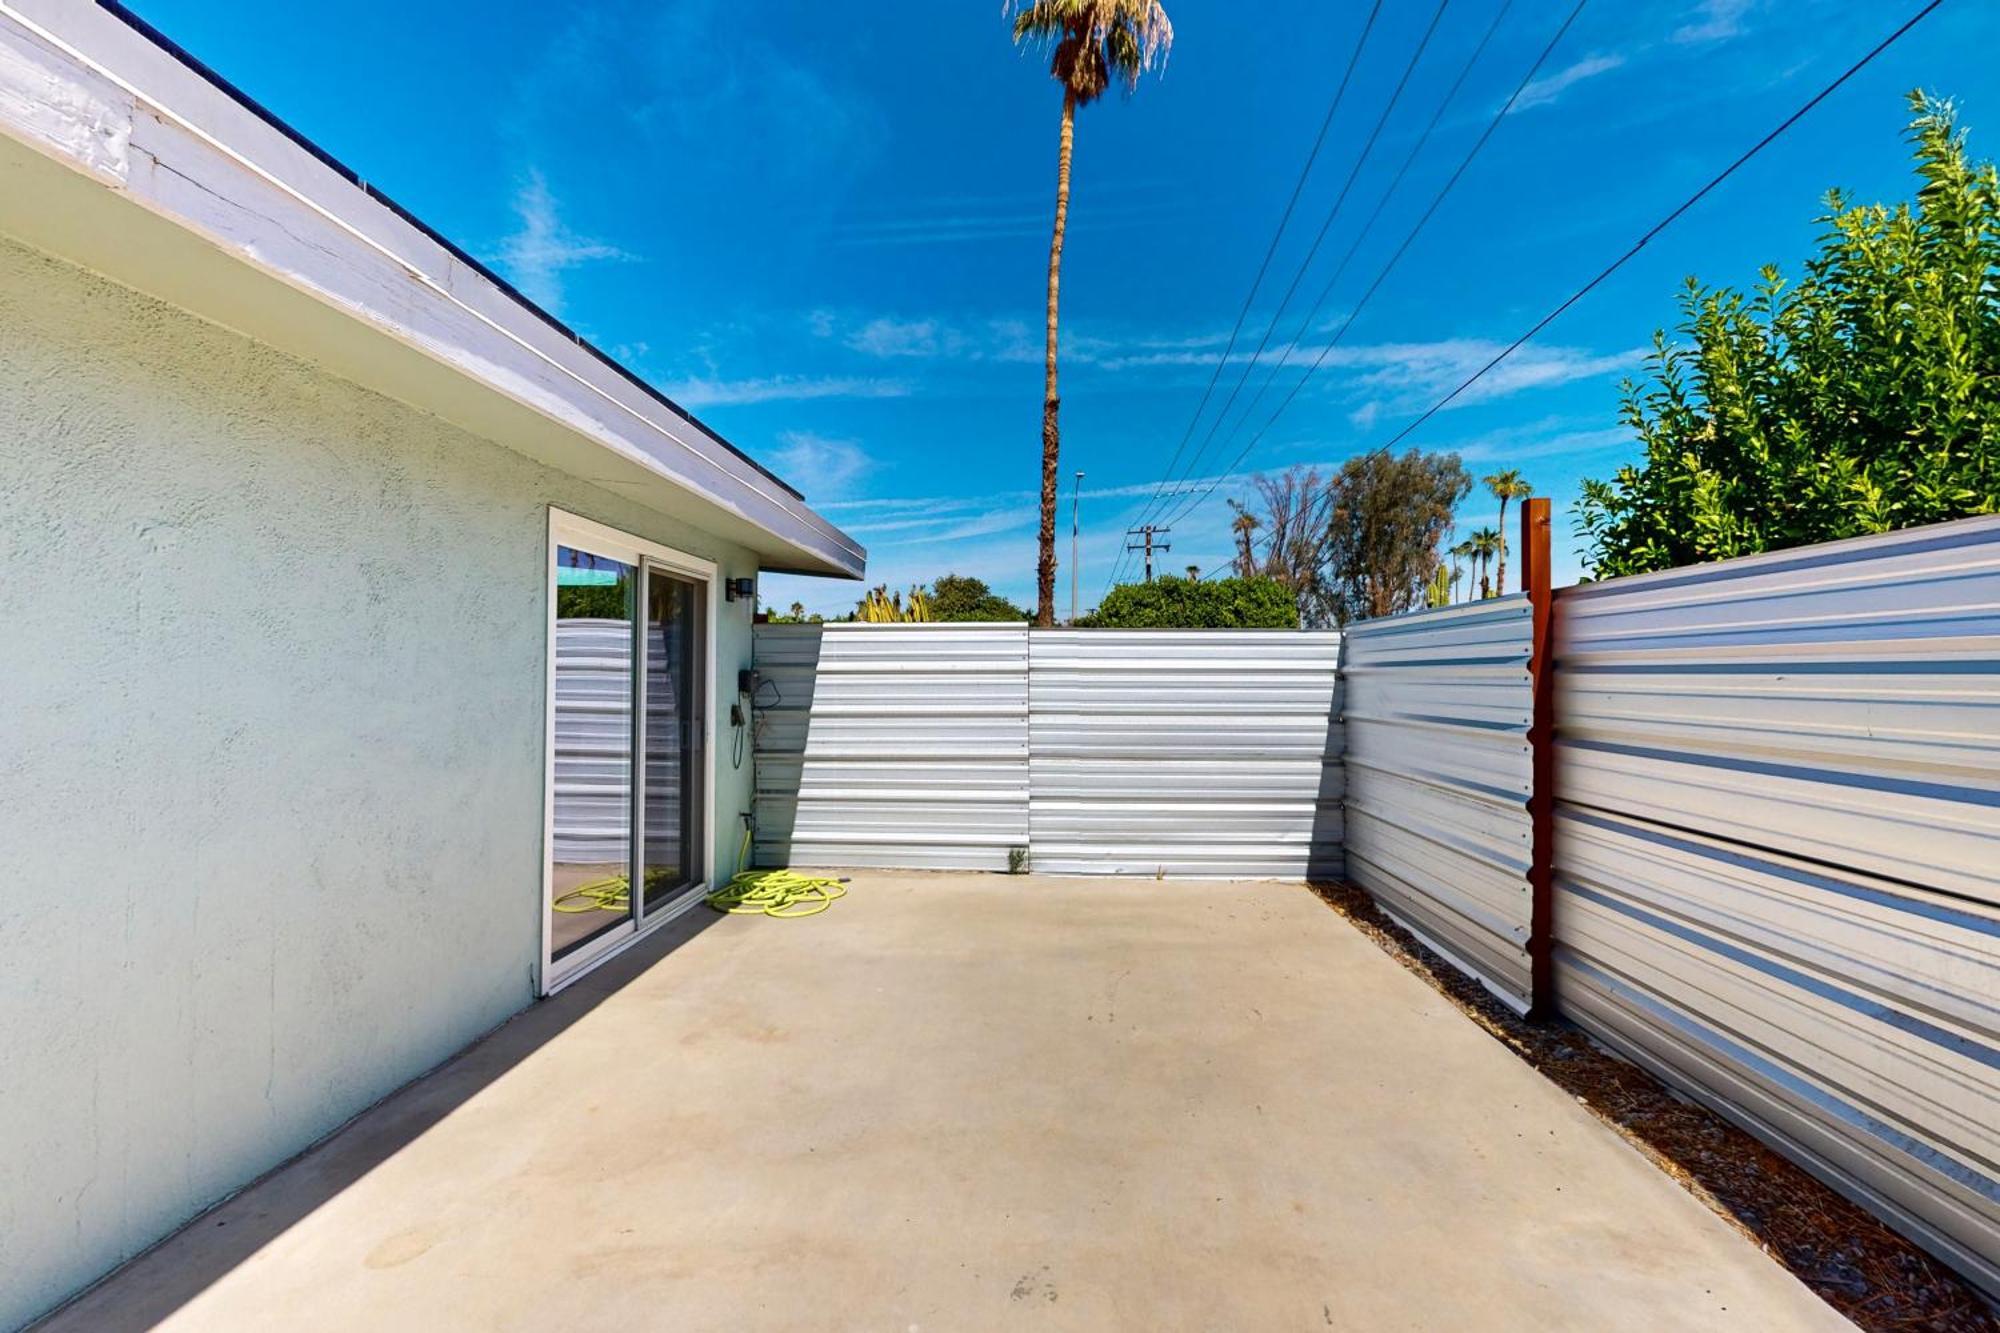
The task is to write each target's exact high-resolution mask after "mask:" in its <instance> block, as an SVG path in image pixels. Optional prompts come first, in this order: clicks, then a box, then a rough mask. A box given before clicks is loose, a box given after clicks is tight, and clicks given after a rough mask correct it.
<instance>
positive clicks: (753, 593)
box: [722, 579, 757, 602]
mask: <svg viewBox="0 0 2000 1333" xmlns="http://www.w3.org/2000/svg"><path fill="white" fill-rule="evenodd" d="M756 598H757V580H755V579H724V580H723V581H722V600H724V601H725V602H737V601H755V600H756Z"/></svg>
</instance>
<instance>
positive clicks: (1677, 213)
mask: <svg viewBox="0 0 2000 1333" xmlns="http://www.w3.org/2000/svg"><path fill="white" fill-rule="evenodd" d="M1943 3H1944V0H1929V3H1927V4H1926V5H1925V6H1924V7H1923V8H1922V9H1919V10H1918V11H1917V12H1916V13H1915V14H1913V15H1911V16H1910V17H1909V18H1908V19H1907V20H1905V21H1904V22H1903V24H1902V25H1901V26H1900V27H1898V28H1897V29H1896V30H1895V31H1893V32H1891V33H1890V34H1889V35H1888V36H1887V37H1884V38H1883V39H1882V40H1881V41H1879V42H1877V43H1876V44H1875V45H1874V47H1872V48H1871V49H1870V50H1869V51H1868V52H1867V54H1865V55H1863V56H1862V57H1861V58H1860V59H1858V60H1856V61H1855V62H1854V63H1853V64H1851V65H1849V66H1848V67H1847V68H1846V69H1845V70H1843V71H1841V73H1840V74H1839V75H1838V76H1837V77H1836V78H1835V79H1834V80H1833V81H1832V82H1831V83H1829V84H1827V85H1826V86H1825V87H1824V88H1822V89H1820V90H1819V91H1818V92H1817V93H1814V94H1813V95H1812V96H1811V97H1810V98H1808V99H1806V101H1805V102H1804V104H1802V105H1801V106H1800V107H1799V108H1798V109H1797V110H1796V111H1794V112H1792V114H1791V115H1789V116H1787V117H1785V118H1784V119H1783V120H1782V121H1780V122H1778V124H1777V126H1776V128H1774V129H1772V130H1771V131H1770V132H1769V133H1767V134H1765V135H1764V136H1763V137H1762V138H1761V139H1759V140H1757V142H1755V143H1754V144H1752V145H1751V146H1750V147H1749V148H1747V149H1745V150H1744V151H1743V152H1742V153H1741V154H1739V155H1738V156H1737V157H1736V159H1735V160H1734V161H1732V162H1730V163H1729V165H1728V166H1726V167H1724V168H1723V169H1722V170H1721V171H1719V172H1717V173H1716V174H1715V175H1714V176H1712V177H1710V178H1709V180H1708V181H1707V183H1706V184H1704V185H1703V186H1702V187H1701V188H1700V189H1698V190H1696V191H1695V192H1694V193H1693V194H1691V195H1689V196H1688V197H1687V198H1686V199H1685V200H1683V201H1682V202H1681V203H1680V204H1679V205H1677V206H1676V207H1675V208H1674V209H1673V210H1672V211H1671V212H1669V213H1668V214H1667V215H1666V216H1665V217H1663V218H1661V219H1660V220H1659V221H1658V222H1656V223H1654V224H1653V225H1652V226H1651V227H1649V228H1648V229H1647V230H1646V232H1645V234H1644V235H1642V236H1640V238H1639V239H1638V240H1637V241H1636V242H1634V243H1633V244H1632V245H1631V246H1630V247H1629V248H1628V249H1626V250H1625V252H1624V253H1623V254H1621V255H1619V256H1618V258H1616V259H1614V260H1613V261H1612V262H1611V263H1610V264H1608V265H1607V266H1605V268H1604V269H1603V270H1602V271H1600V272H1599V273H1598V274H1597V275H1596V276H1595V277H1593V278H1591V279H1590V280H1589V281H1588V282H1586V283H1584V284H1583V285H1582V286H1581V287H1579V288H1577V289H1576V290H1575V291H1574V292H1572V293H1570V294H1569V295H1568V296H1567V297H1565V298H1564V299H1563V300H1562V301H1561V302H1560V303H1558V304H1557V305H1556V307H1555V308H1554V309H1552V310H1550V311H1549V313H1548V314H1546V315H1544V316H1542V317H1541V318H1540V319H1539V320H1537V321H1535V323H1534V324H1533V325H1531V326H1530V327H1529V328H1528V330H1527V331H1526V332H1524V333H1522V334H1521V336H1520V337H1518V338H1516V339H1514V341H1513V342H1511V343H1509V344H1508V345H1507V346H1506V347H1505V348H1503V349H1502V350H1501V351H1500V352H1499V353H1498V354H1497V355H1495V356H1494V357H1493V359H1492V360H1490V361H1488V362H1487V363H1486V364H1485V365H1483V366H1481V367H1480V368H1479V369H1478V370H1476V371H1474V372H1473V373H1472V374H1471V375H1469V376H1467V377H1466V379H1465V380H1464V381H1463V382H1462V383H1460V384H1459V385H1458V387H1456V388H1454V389H1453V390H1451V392H1449V393H1447V394H1445V395H1444V396H1443V397H1442V398H1440V399H1438V400H1437V401H1436V402H1435V403H1432V404H1431V405H1430V406H1429V407H1427V408H1425V409H1424V410H1423V411H1422V412H1421V413H1419V414H1418V415H1417V416H1416V417H1415V418H1414V419H1413V420H1411V421H1410V422H1409V423H1408V424H1407V425H1405V426H1404V427H1403V428H1402V429H1401V430H1399V431H1397V432H1396V433H1395V434H1394V435H1392V436H1390V437H1389V438H1388V439H1387V440H1385V441H1383V442H1382V443H1381V444H1380V445H1377V446H1376V447H1375V448H1373V449H1371V450H1369V451H1368V452H1367V453H1366V454H1362V455H1360V457H1363V458H1366V457H1370V456H1372V455H1375V454H1384V453H1388V452H1389V451H1390V450H1391V449H1393V448H1394V447H1395V446H1396V445H1397V444H1400V443H1401V442H1402V441H1403V440H1405V439H1407V438H1408V437H1409V436H1410V435H1411V434H1412V433H1413V432H1414V431H1416V429H1417V428H1418V427H1420V426H1422V425H1423V424H1424V423H1425V422H1426V421H1429V420H1430V419H1431V418H1432V417H1434V416H1436V415H1437V414H1438V412H1439V411H1441V410H1442V409H1443V408H1444V407H1446V406H1447V405H1448V404H1450V403H1451V402H1452V401H1453V400H1454V399H1456V398H1457V397H1458V396H1459V395H1460V394H1463V393H1464V392H1465V391H1466V390H1467V389H1469V388H1471V387H1472V386H1473V385H1474V384H1476V383H1478V382H1479V381H1480V380H1481V379H1482V378H1484V377H1485V376H1486V375H1487V374H1488V373H1489V372H1490V371H1492V370H1493V368H1494V367H1496V366H1498V365H1499V364H1500V363H1501V362H1502V361H1505V360H1506V359H1507V358H1508V357H1509V356H1511V355H1513V354H1514V353H1515V352H1517V351H1519V350H1520V349H1521V348H1522V347H1523V346H1525V345H1526V344H1527V343H1528V342H1529V341H1530V340H1531V339H1533V338H1534V337H1535V335H1537V334H1539V333H1540V332H1541V331H1542V330H1543V329H1545V328H1547V327H1548V326H1549V325H1550V324H1552V323H1554V322H1555V320H1556V319H1557V318H1558V317H1560V316H1561V315H1562V314H1563V312H1565V311H1566V310H1568V309H1569V308H1570V307H1571V306H1573V305H1575V304H1576V303H1577V302H1578V301H1580V300H1582V299H1583V298H1584V297H1585V296H1588V295H1589V294H1590V293H1591V292H1592V291H1593V290H1595V289H1596V288H1597V287H1598V286H1599V285H1601V284H1602V283H1603V282H1604V280H1605V279H1607V278H1609V277H1610V276H1611V275H1612V274H1613V273H1616V272H1617V271H1618V270H1619V269H1620V268H1623V267H1624V266H1625V265H1626V264H1627V263H1628V262H1629V261H1630V260H1631V259H1632V258H1633V257H1634V256H1635V255H1637V254H1638V253H1639V252H1640V251H1641V250H1643V249H1645V248H1646V246H1647V245H1648V244H1649V243H1650V242H1651V241H1652V240H1653V239H1654V238H1655V237H1657V236H1659V235H1660V233H1661V232H1663V231H1665V230H1666V229H1667V228H1668V227H1669V226H1671V225H1673V223H1674V222H1676V221H1678V220H1679V219H1680V218H1681V217H1682V216H1683V215H1684V214H1685V213H1687V212H1688V210H1689V209H1691V208H1693V207H1694V206H1695V205H1696V204H1698V203H1700V202H1701V201H1702V200H1703V199H1705V198H1706V197H1707V196H1708V195H1709V194H1711V193H1713V192H1714V190H1715V189H1716V187H1718V186H1720V185H1721V184H1722V183H1723V182H1724V181H1726V180H1728V179H1729V178H1730V177H1731V176H1733V175H1735V174H1736V173H1737V171H1739V170H1740V169H1742V167H1743V166H1744V165H1745V164H1746V163H1748V162H1749V161H1750V160H1751V159H1752V158H1754V157H1756V156H1757V154H1759V153H1761V152H1763V151H1764V149H1766V148H1768V147H1770V146H1771V145H1772V144H1773V143H1775V142H1776V141H1777V140H1778V139H1779V137H1780V136H1782V135H1783V134H1784V133H1785V132H1786V131H1787V130H1789V129H1791V127H1792V126H1793V125H1796V124H1797V123H1798V122H1799V121H1800V120H1802V119H1804V118H1805V116H1806V114H1807V113H1808V112H1810V111H1812V110H1813V108H1815V107H1817V106H1818V105H1819V104H1820V103H1821V102H1824V101H1825V100H1826V99H1827V98H1828V97H1830V96H1832V95H1833V93H1834V92H1836V91H1837V90H1838V89H1839V88H1840V87H1841V86H1842V85H1843V84H1845V83H1846V82H1847V81H1848V80H1849V79H1852V78H1853V77H1854V76H1855V75H1856V74H1859V73H1860V72H1861V71H1862V70H1863V69H1865V68H1867V67H1868V65H1870V64H1871V63H1873V62H1874V60H1875V59H1876V58H1877V57H1878V56H1880V55H1881V54H1882V53H1883V52H1884V51H1886V50H1888V49H1889V48H1890V47H1891V46H1893V45H1895V44H1896V42H1897V41H1899V40H1901V38H1902V37H1903V35H1904V34H1905V33H1907V32H1909V30H1910V29H1912V28H1914V27H1916V26H1917V24H1918V23H1920V22H1922V21H1923V20H1924V19H1925V18H1927V17H1929V15H1930V13H1931V11H1932V10H1934V9H1936V8H1937V7H1938V6H1939V5H1941V4H1943ZM1577 8H1578V9H1579V10H1580V9H1582V8H1583V6H1582V4H1579V5H1578V6H1577ZM1570 17H1571V18H1575V14H1574V13H1572V14H1571V16H1570ZM1557 35H1558V36H1561V34H1560V33H1558V34H1557ZM1517 95H1518V94H1517ZM1510 100H1511V99H1510ZM1314 368H1315V369H1316V368H1317V365H1315V367H1314ZM1311 373H1312V372H1311V371H1310V370H1309V371H1308V372H1307V375H1308V377H1310V375H1311ZM1301 383H1303V381H1301ZM1294 393H1295V394H1296V389H1295V390H1294ZM1286 402H1287V403H1289V402H1290V399H1289V398H1288V399H1287V400H1286ZM1280 410H1283V409H1282V406H1281V408H1280ZM1274 419H1275V418H1274ZM1255 442H1256V441H1255V440H1252V441H1251V443H1252V444H1254V443H1255ZM1245 452H1248V447H1247V446H1246V449H1245ZM1239 461H1240V458H1239ZM1220 480H1221V478H1218V482H1219V481H1220ZM1210 489H1211V490H1212V489H1213V488H1212V487H1211V488H1210ZM1182 513H1183V514H1185V513H1186V511H1185V510H1183V511H1182ZM1180 517H1181V515H1179V514H1177V515H1175V518H1174V520H1170V521H1178V519H1179V518H1180Z"/></svg>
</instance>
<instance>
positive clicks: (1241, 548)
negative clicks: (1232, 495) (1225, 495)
mask: <svg viewBox="0 0 2000 1333" xmlns="http://www.w3.org/2000/svg"><path fill="white" fill-rule="evenodd" d="M1229 507H1230V508H1231V509H1234V510H1235V511H1236V517H1235V518H1233V519H1231V520H1230V521H1229V530H1230V531H1231V532H1233V533H1235V534H1236V577H1238V578H1240V579H1247V578H1254V577H1255V576H1256V573H1257V557H1256V555H1255V553H1253V552H1252V551H1251V549H1250V539H1251V538H1252V537H1253V536H1255V535H1256V532H1257V529H1258V528H1260V527H1262V526H1263V524H1261V523H1259V522H1258V521H1257V516H1256V515H1255V514H1253V513H1251V512H1250V511H1249V510H1248V509H1246V508H1244V507H1243V506H1242V505H1241V504H1238V503H1237V502H1236V501H1234V500H1231V501H1230V502H1229Z"/></svg>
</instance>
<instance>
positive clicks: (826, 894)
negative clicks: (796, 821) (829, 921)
mask: <svg viewBox="0 0 2000 1333" xmlns="http://www.w3.org/2000/svg"><path fill="white" fill-rule="evenodd" d="M749 859H750V829H749V828H748V827H747V826H746V827H745V828H744V830H743V849H742V850H741V851H740V852H738V853H737V855H736V864H738V865H742V864H744V863H745V862H747V861H749ZM846 896H847V883H846V881H844V880H838V879H826V878H823V877H818V876H813V875H801V874H800V873H799V872H798V871H796V870H739V871H737V872H736V876H735V878H733V879H731V880H730V881H729V882H728V883H727V884H725V885H723V886H722V887H721V888H719V889H717V890H716V891H715V892H713V893H711V894H709V895H708V905H709V906H710V907H713V908H714V909H715V910H716V911H718V912H728V913H731V914H732V915H736V916H775V917H780V918H784V919H789V918H791V917H797V916H818V915H819V914H820V913H821V912H824V911H825V910H826V909H827V908H829V907H831V906H833V905H834V903H835V902H836V901H838V900H839V899H841V898H845V897H846Z"/></svg>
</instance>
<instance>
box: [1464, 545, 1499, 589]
mask: <svg viewBox="0 0 2000 1333" xmlns="http://www.w3.org/2000/svg"><path fill="white" fill-rule="evenodd" d="M1469 540H1470V543H1471V546H1472V563H1473V568H1475V569H1477V570H1478V571H1479V596H1480V598H1481V599H1482V600H1483V599H1485V598H1488V597H1491V596H1492V595H1493V585H1492V584H1491V583H1489V582H1488V581H1487V579H1486V570H1487V569H1488V568H1490V567H1491V565H1492V564H1493V557H1494V556H1495V555H1497V554H1498V553H1499V551H1500V534H1499V533H1497V532H1495V531H1494V530H1493V529H1491V528H1481V529H1480V530H1479V531H1477V532H1475V533H1473V534H1472V536H1471V538H1470V539H1469Z"/></svg>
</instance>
